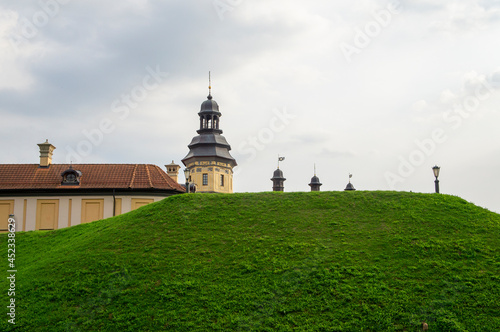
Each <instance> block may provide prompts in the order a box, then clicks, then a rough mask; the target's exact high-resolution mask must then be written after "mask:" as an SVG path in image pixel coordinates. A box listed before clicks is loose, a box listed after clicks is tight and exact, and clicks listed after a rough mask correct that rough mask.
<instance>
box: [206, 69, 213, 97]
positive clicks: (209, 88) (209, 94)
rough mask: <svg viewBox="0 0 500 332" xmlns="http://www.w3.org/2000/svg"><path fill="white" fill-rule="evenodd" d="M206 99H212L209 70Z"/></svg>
mask: <svg viewBox="0 0 500 332" xmlns="http://www.w3.org/2000/svg"><path fill="white" fill-rule="evenodd" d="M207 98H208V99H212V80H211V78H210V71H209V72H208V97H207Z"/></svg>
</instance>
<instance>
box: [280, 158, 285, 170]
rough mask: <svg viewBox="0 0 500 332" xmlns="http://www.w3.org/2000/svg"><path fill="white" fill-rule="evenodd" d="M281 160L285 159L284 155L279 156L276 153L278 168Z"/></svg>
mask: <svg viewBox="0 0 500 332" xmlns="http://www.w3.org/2000/svg"><path fill="white" fill-rule="evenodd" d="M283 160H285V157H280V155H278V169H279V168H280V161H283Z"/></svg>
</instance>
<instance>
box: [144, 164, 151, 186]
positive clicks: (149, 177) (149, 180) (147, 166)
mask: <svg viewBox="0 0 500 332" xmlns="http://www.w3.org/2000/svg"><path fill="white" fill-rule="evenodd" d="M145 166H146V174H147V175H148V182H149V186H150V187H151V188H153V182H151V173H150V172H149V165H148V164H146V165H145Z"/></svg>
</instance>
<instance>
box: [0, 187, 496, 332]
mask: <svg viewBox="0 0 500 332" xmlns="http://www.w3.org/2000/svg"><path fill="white" fill-rule="evenodd" d="M0 237H1V241H0V242H1V243H3V244H2V246H3V247H4V248H7V236H6V234H2V235H1V236H0ZM16 245H17V247H16V265H17V269H18V272H17V280H16V304H17V307H16V310H17V311H16V313H17V315H16V323H17V324H16V326H15V327H16V328H17V330H18V331H88V330H102V331H156V330H172V331H211V330H218V331H292V330H294V331H420V330H421V326H422V322H423V321H425V322H427V323H428V324H429V331H499V330H500V300H499V298H500V296H499V295H500V215H498V214H495V213H493V212H490V211H488V210H485V209H482V208H479V207H477V206H475V205H473V204H470V203H467V202H466V201H464V200H462V199H461V198H458V197H453V196H447V195H439V194H416V193H404V192H361V191H357V192H321V193H317V192H316V193H255V194H231V195H222V194H213V195H212V194H190V195H178V196H174V197H171V198H168V199H165V200H163V201H161V202H158V203H155V204H150V205H148V206H145V207H143V208H141V209H139V210H136V211H133V212H131V213H128V214H125V215H121V216H118V217H115V218H111V219H107V220H102V221H96V222H93V223H90V224H84V225H79V226H74V227H71V228H66V229H61V230H57V231H51V232H26V233H18V234H17V236H16ZM2 251H3V252H4V253H6V249H3V250H2ZM5 256H6V255H5ZM2 261H3V263H2V264H3V265H1V267H2V270H3V271H6V270H7V269H8V268H7V257H5V258H4V259H3V260H2ZM6 274H7V272H3V275H6ZM8 288H9V287H8V284H7V281H6V278H5V277H2V278H1V279H0V289H2V291H1V295H0V301H1V303H2V307H3V308H4V311H5V313H6V312H7V309H6V305H7V304H8V302H7V301H8V298H7V291H6V290H7V289H8ZM5 313H3V314H2V315H3V318H2V319H1V321H0V330H2V331H7V330H12V327H13V326H11V324H8V323H7V318H8V317H6V315H5Z"/></svg>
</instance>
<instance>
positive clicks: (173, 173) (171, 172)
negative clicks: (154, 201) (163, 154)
mask: <svg viewBox="0 0 500 332" xmlns="http://www.w3.org/2000/svg"><path fill="white" fill-rule="evenodd" d="M165 168H166V169H167V174H168V176H170V177H171V178H172V180H174V181H175V182H179V180H178V175H179V169H180V168H181V167H180V166H179V165H177V164H176V163H174V161H173V160H172V163H171V164H168V165H165Z"/></svg>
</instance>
